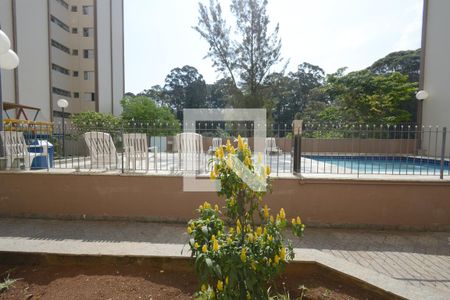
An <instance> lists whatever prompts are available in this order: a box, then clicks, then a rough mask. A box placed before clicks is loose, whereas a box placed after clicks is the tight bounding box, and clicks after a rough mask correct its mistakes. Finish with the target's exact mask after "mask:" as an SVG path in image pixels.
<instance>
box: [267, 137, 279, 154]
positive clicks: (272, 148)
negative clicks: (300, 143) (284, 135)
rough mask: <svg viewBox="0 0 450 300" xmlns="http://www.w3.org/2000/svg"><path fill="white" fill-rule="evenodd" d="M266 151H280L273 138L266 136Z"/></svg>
mask: <svg viewBox="0 0 450 300" xmlns="http://www.w3.org/2000/svg"><path fill="white" fill-rule="evenodd" d="M266 153H269V154H270V153H277V154H278V153H281V149H280V148H278V147H277V142H276V140H275V138H273V137H269V138H266Z"/></svg>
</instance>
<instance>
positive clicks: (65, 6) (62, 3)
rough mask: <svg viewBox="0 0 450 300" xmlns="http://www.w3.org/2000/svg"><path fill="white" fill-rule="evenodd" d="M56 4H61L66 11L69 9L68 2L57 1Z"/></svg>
mask: <svg viewBox="0 0 450 300" xmlns="http://www.w3.org/2000/svg"><path fill="white" fill-rule="evenodd" d="M56 2H58V3H59V4H61V5H62V6H64V8H65V9H69V4H67V2H66V1H64V0H56Z"/></svg>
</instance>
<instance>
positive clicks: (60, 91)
mask: <svg viewBox="0 0 450 300" xmlns="http://www.w3.org/2000/svg"><path fill="white" fill-rule="evenodd" d="M52 92H53V93H54V94H56V95H60V96H65V97H71V96H72V93H71V92H69V91H66V90H63V89H59V88H56V87H52Z"/></svg>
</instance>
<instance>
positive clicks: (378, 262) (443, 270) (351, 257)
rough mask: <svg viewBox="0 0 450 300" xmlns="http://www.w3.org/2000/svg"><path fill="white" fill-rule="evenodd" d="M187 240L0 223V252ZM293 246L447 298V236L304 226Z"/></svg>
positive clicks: (145, 251) (184, 251)
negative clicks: (301, 234)
mask: <svg viewBox="0 0 450 300" xmlns="http://www.w3.org/2000/svg"><path fill="white" fill-rule="evenodd" d="M186 242H187V234H186V233H185V226H184V225H181V224H161V223H139V222H136V223H135V222H119V221H115V222H110V221H56V220H37V219H0V251H17V252H42V253H62V254H87V255H89V254H103V255H138V256H140V255H144V256H152V255H156V256H188V255H189V253H188V248H187V247H186V246H185V245H186ZM294 247H295V250H296V254H297V255H296V256H297V259H298V260H306V261H308V260H315V261H319V262H322V263H326V264H333V267H336V268H341V267H342V268H343V269H344V270H345V269H347V270H353V271H354V272H357V274H360V276H362V277H365V276H366V275H367V274H368V275H370V276H368V278H369V279H370V278H374V276H373V275H374V274H380V276H375V277H377V280H378V282H384V283H386V281H389V280H386V278H387V277H390V278H394V279H396V280H394V281H393V282H394V283H396V282H400V283H401V284H404V285H403V288H401V287H400V290H404V289H405V288H404V287H406V289H408V288H407V287H408V286H409V287H411V288H412V289H413V290H417V291H426V292H429V293H431V294H433V295H436V296H437V297H436V298H439V299H445V298H446V297H447V296H448V298H450V233H448V232H447V233H445V232H439V233H438V232H397V231H395V232H393V231H368V230H341V229H314V228H307V230H306V234H305V236H304V238H303V239H302V240H295V242H294ZM358 272H359V273H358ZM383 276H384V277H383ZM360 278H361V277H360ZM383 278H384V279H383ZM396 288H397V290H398V289H399V287H398V286H397V287H396ZM411 297H412V296H411ZM412 298H415V297H412ZM427 298H428V297H427Z"/></svg>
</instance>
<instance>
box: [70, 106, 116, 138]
mask: <svg viewBox="0 0 450 300" xmlns="http://www.w3.org/2000/svg"><path fill="white" fill-rule="evenodd" d="M71 120H72V124H73V125H74V126H75V127H76V128H77V129H78V130H79V132H80V133H85V132H89V131H105V132H109V133H110V132H115V131H117V130H119V128H120V126H121V119H120V118H119V117H116V116H113V115H110V114H103V113H99V112H95V111H85V112H80V113H77V114H74V115H72V116H71Z"/></svg>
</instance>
